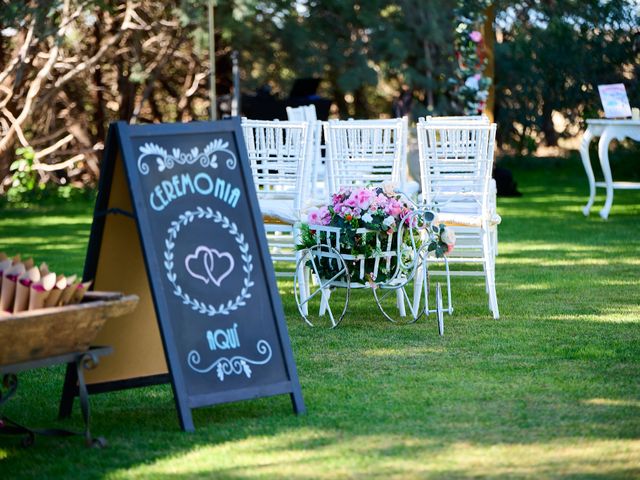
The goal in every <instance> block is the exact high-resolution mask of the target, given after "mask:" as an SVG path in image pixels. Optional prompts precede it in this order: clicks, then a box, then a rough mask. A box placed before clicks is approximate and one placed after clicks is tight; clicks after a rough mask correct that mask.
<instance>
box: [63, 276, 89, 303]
mask: <svg viewBox="0 0 640 480" xmlns="http://www.w3.org/2000/svg"><path fill="white" fill-rule="evenodd" d="M91 283H93V280H89V281H88V282H84V283H81V284H80V285H78V287H77V288H76V290H75V292H73V297H71V301H70V302H69V303H80V302H81V301H82V299H83V297H84V294H85V293H87V290H88V289H89V287H90V286H91Z"/></svg>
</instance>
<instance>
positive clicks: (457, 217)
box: [436, 212, 502, 227]
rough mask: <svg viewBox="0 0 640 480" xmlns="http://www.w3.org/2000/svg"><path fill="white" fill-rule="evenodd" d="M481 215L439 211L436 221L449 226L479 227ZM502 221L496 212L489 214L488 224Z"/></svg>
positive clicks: (481, 219)
mask: <svg viewBox="0 0 640 480" xmlns="http://www.w3.org/2000/svg"><path fill="white" fill-rule="evenodd" d="M483 220H484V219H483V218H482V216H481V215H470V214H468V213H451V212H441V213H438V215H437V218H436V222H437V223H444V224H445V225H449V226H459V227H481V226H482V223H483ZM500 222H502V217H501V216H500V215H498V214H497V213H494V214H492V215H491V218H490V219H489V225H499V224H500Z"/></svg>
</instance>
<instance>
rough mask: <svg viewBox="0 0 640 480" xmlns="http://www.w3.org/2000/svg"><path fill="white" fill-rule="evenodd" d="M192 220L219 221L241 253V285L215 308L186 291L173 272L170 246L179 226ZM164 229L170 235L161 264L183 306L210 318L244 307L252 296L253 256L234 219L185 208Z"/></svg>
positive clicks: (176, 235)
mask: <svg viewBox="0 0 640 480" xmlns="http://www.w3.org/2000/svg"><path fill="white" fill-rule="evenodd" d="M194 220H210V221H212V222H213V223H215V224H219V225H220V226H221V227H222V228H223V229H224V230H226V231H227V232H229V235H232V236H233V238H234V239H235V241H236V243H237V244H238V248H239V250H240V253H241V258H242V271H243V272H244V273H245V277H244V279H243V282H242V283H243V286H242V289H241V290H240V294H239V295H238V296H237V297H236V298H235V299H233V300H229V301H227V303H221V304H220V305H218V306H217V307H216V306H214V305H211V304H208V303H205V302H202V301H200V300H198V299H197V298H194V297H192V296H191V295H189V294H188V293H186V292H185V291H184V290H183V288H182V286H181V285H180V284H178V276H177V275H176V273H175V272H174V271H173V259H174V253H173V249H174V248H175V246H176V239H177V237H178V233H179V232H180V229H181V228H182V227H186V226H187V225H189V224H190V223H191V222H193V221H194ZM167 232H168V234H169V235H168V237H167V238H166V239H165V241H164V242H165V247H166V250H165V251H164V267H165V268H166V270H167V279H168V280H169V282H171V285H173V294H174V295H176V296H177V297H180V298H181V299H182V303H183V304H184V305H188V306H190V307H191V309H192V310H194V311H196V312H198V313H201V314H202V315H207V316H209V317H213V316H215V315H229V313H230V312H232V311H234V310H237V309H238V308H240V307H244V306H245V305H246V304H247V303H246V301H247V300H248V299H249V298H251V293H250V292H249V289H250V288H251V287H253V285H254V282H253V281H252V280H251V272H252V271H253V263H252V262H253V256H252V255H251V254H250V253H249V244H248V243H247V242H246V241H245V239H244V234H242V233H240V232H239V231H238V227H237V225H236V224H235V222H231V221H229V219H228V218H227V217H225V216H224V215H222V214H221V213H220V212H219V211H217V210H216V211H215V212H214V211H213V210H212V209H211V208H210V207H207V208H202V207H196V209H195V210H187V211H185V212H184V213H182V214H180V215H179V216H178V219H177V220H173V221H172V222H171V227H169V229H168V230H167Z"/></svg>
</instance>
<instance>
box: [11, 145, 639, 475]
mask: <svg viewBox="0 0 640 480" xmlns="http://www.w3.org/2000/svg"><path fill="white" fill-rule="evenodd" d="M633 162H635V163H633ZM637 165H638V164H637V159H631V160H629V162H628V163H625V164H624V165H623V166H624V167H625V168H626V169H627V170H628V171H629V172H632V173H631V175H634V173H633V170H634V169H635V170H636V171H637ZM509 166H510V167H513V169H514V170H513V171H514V175H515V177H516V180H517V181H518V183H519V187H520V189H521V190H522V192H523V193H524V196H523V197H522V198H509V199H503V198H501V199H499V206H498V208H499V212H500V213H501V215H502V217H503V224H502V225H501V226H500V255H499V257H498V264H497V289H498V300H499V304H500V312H501V315H502V316H501V318H500V320H498V321H494V320H492V319H491V317H490V315H489V311H488V309H487V307H486V295H485V293H484V288H483V285H482V283H481V280H469V279H464V278H460V279H455V280H454V283H453V288H454V296H455V304H454V307H455V309H456V311H455V312H454V314H453V316H451V317H446V318H445V324H446V334H445V336H444V337H442V338H441V337H439V336H438V334H437V327H436V323H435V319H434V318H433V317H432V318H430V319H428V320H427V321H424V320H421V321H420V322H419V323H417V324H415V325H410V326H394V325H392V324H390V323H388V322H386V321H383V320H382V319H381V317H380V315H379V313H378V312H377V310H375V309H374V308H373V305H372V302H371V299H370V297H369V296H367V295H366V292H362V294H358V295H356V297H355V299H354V300H353V301H352V308H351V310H350V313H349V314H348V316H347V317H346V318H345V320H344V321H343V323H342V324H341V326H340V328H339V329H337V330H334V331H328V330H319V329H312V328H309V327H307V326H305V325H304V324H303V322H302V321H301V319H300V317H299V316H298V314H297V311H296V308H295V303H294V301H293V299H292V295H291V293H292V283H291V282H290V281H289V282H287V281H283V282H280V288H281V293H282V294H283V296H282V297H283V301H284V305H285V312H286V316H287V322H288V325H289V334H290V336H291V340H292V345H293V350H294V354H295V358H296V361H297V367H298V373H299V376H300V382H301V384H302V390H303V394H304V398H305V402H306V405H307V408H308V413H307V414H306V415H305V416H301V417H296V416H294V415H293V414H292V412H291V404H290V401H289V398H288V396H280V397H273V398H267V399H260V400H256V401H249V402H241V403H234V404H228V405H222V406H216V407H210V408H204V409H199V410H196V411H195V412H194V421H195V424H196V432H195V433H193V434H186V433H183V432H181V431H180V430H179V427H178V422H177V416H176V413H175V409H174V404H173V398H172V395H171V390H170V387H169V386H158V387H151V388H145V389H139V390H129V391H124V392H114V393H109V394H103V395H96V396H94V397H92V399H91V402H92V407H93V425H92V430H93V432H94V433H95V434H99V435H102V436H105V437H106V438H107V439H108V441H109V447H108V448H107V449H104V450H93V449H85V448H84V447H83V442H82V440H81V439H80V438H67V439H63V440H53V439H49V438H38V439H37V440H36V444H35V445H34V446H33V447H32V448H30V449H21V448H19V447H17V445H16V438H12V437H7V438H0V475H1V476H2V478H29V477H31V478H56V477H69V478H109V479H118V478H143V479H147V478H148V479H156V478H200V477H201V478H230V479H241V478H274V477H278V478H294V479H295V478H300V479H302V478H339V479H342V478H385V479H386V478H447V479H448V478H465V477H490V478H531V479H540V478H558V477H563V478H567V477H568V478H598V479H599V478H634V477H635V478H638V477H640V192H633V191H623V192H617V193H616V195H615V200H614V206H613V209H612V210H611V214H610V218H609V220H608V221H606V222H605V221H602V220H601V219H600V218H599V217H598V215H597V213H595V214H592V215H591V217H589V218H585V217H584V216H583V215H582V213H581V208H582V206H583V205H584V204H585V203H586V197H587V182H586V177H585V175H584V171H583V169H582V165H581V164H580V162H579V160H578V159H577V157H571V158H570V159H567V160H544V161H543V160H539V161H534V162H529V163H526V164H525V163H522V162H520V163H519V162H517V161H514V160H512V161H510V162H509ZM613 168H614V170H615V169H616V163H615V162H614V163H613ZM603 202H604V195H603V191H602V190H599V195H598V198H597V201H596V206H597V207H598V208H600V206H601V205H602V204H603ZM91 209H92V206H91V205H90V204H76V205H74V206H62V207H61V206H57V207H38V208H31V209H29V210H22V211H11V210H5V211H3V212H2V214H1V218H0V242H1V243H0V250H6V251H8V252H11V253H13V252H22V253H23V255H33V256H34V257H35V258H36V260H43V259H46V260H47V261H48V262H49V263H50V264H51V266H52V267H53V268H54V269H58V270H64V271H66V272H77V273H81V271H82V264H83V261H84V251H85V248H86V242H87V238H88V233H89V227H90V221H91ZM0 348H1V339H0ZM62 380H63V370H62V369H61V368H52V369H47V370H40V371H36V372H32V373H29V374H24V375H21V376H20V382H21V385H20V388H19V390H18V394H17V396H16V398H14V399H12V400H11V401H10V402H8V404H7V405H6V406H3V408H4V410H3V411H4V413H6V414H7V415H8V416H10V417H12V418H15V419H19V420H22V421H24V423H27V424H29V425H40V426H50V425H56V426H62V427H74V428H80V427H81V420H80V414H79V412H78V411H75V412H74V416H73V418H72V419H71V420H69V421H57V420H56V419H55V418H56V414H57V404H58V399H59V395H60V389H61V385H62Z"/></svg>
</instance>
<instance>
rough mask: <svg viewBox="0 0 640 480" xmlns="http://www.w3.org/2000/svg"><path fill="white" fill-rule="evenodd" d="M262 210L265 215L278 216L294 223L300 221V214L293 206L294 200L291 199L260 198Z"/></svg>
mask: <svg viewBox="0 0 640 480" xmlns="http://www.w3.org/2000/svg"><path fill="white" fill-rule="evenodd" d="M259 203H260V211H261V212H262V216H263V217H271V218H277V219H278V220H281V221H282V222H285V223H290V224H293V223H295V222H297V221H298V215H297V214H296V211H295V209H294V208H293V201H292V200H291V199H290V198H289V199H278V198H273V199H260V201H259Z"/></svg>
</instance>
